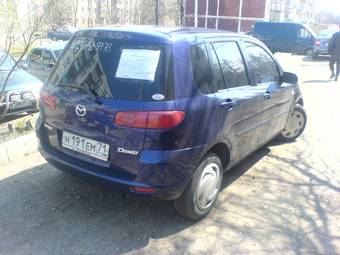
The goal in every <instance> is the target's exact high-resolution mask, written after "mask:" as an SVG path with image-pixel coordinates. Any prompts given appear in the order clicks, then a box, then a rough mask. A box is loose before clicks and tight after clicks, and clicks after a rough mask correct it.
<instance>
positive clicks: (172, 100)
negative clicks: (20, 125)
mask: <svg viewBox="0 0 340 255" xmlns="http://www.w3.org/2000/svg"><path fill="white" fill-rule="evenodd" d="M41 104H42V105H41V117H40V119H39V121H38V124H37V129H36V132H37V135H38V137H39V139H40V151H41V153H42V155H43V156H44V157H45V158H46V160H47V161H48V162H50V163H51V164H52V165H54V166H56V167H57V168H59V169H60V170H62V171H66V172H69V173H71V174H73V175H76V176H79V177H82V178H85V179H87V180H92V181H94V182H96V183H98V184H100V185H103V186H108V187H113V188H114V189H116V190H119V191H121V192H126V193H128V194H133V195H136V196H139V197H144V198H153V199H161V200H175V207H176V209H177V210H178V212H179V213H180V214H181V215H183V216H185V217H188V218H191V219H200V218H202V217H204V216H205V215H207V214H208V213H209V211H210V209H211V208H212V207H213V205H214V204H215V201H216V199H217V195H218V193H219V190H220V187H221V181H222V177H223V172H224V171H227V170H228V169H230V168H231V167H232V166H234V165H235V164H237V163H238V162H240V161H241V160H242V159H244V158H245V157H246V156H247V155H249V154H251V153H252V152H254V151H255V150H256V149H258V148H259V147H261V146H262V145H264V144H266V143H267V142H268V141H270V140H272V139H273V138H275V137H278V136H279V137H280V138H281V139H283V140H285V141H292V140H294V139H296V138H297V137H298V136H299V135H301V133H302V132H303V130H304V128H305V125H306V120H307V118H306V114H305V111H304V110H303V107H302V106H303V100H302V96H301V93H300V90H299V88H298V85H297V76H296V75H294V74H292V73H285V72H283V70H282V68H281V67H280V65H279V64H278V62H277V61H276V60H275V58H274V57H273V56H272V54H271V53H270V51H269V50H268V48H267V47H266V46H265V45H264V44H262V43H261V42H260V41H258V40H256V39H254V38H252V37H248V36H245V35H238V34H234V33H226V32H218V31H210V30H205V29H202V30H200V29H189V28H182V29H173V30H171V29H165V28H163V29H157V28H140V29H137V28H131V29H129V28H121V29H120V28H106V29H87V30H83V31H80V32H77V33H76V34H75V36H74V37H73V39H72V41H71V42H70V43H69V44H68V45H67V46H66V48H65V51H64V53H63V55H62V56H61V58H60V59H59V60H58V63H57V64H56V67H55V68H54V70H53V72H52V74H51V76H50V78H49V81H48V82H47V83H46V85H45V86H44V88H43V90H42V94H41Z"/></svg>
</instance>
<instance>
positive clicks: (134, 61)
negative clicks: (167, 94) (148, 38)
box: [116, 49, 161, 81]
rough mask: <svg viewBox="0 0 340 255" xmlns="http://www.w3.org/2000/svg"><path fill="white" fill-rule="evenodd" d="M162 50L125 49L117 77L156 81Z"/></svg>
mask: <svg viewBox="0 0 340 255" xmlns="http://www.w3.org/2000/svg"><path fill="white" fill-rule="evenodd" d="M160 53H161V51H160V50H143V49H123V51H122V53H121V55H120V60H119V64H118V68H117V71H116V78H122V79H136V80H147V81H154V80H155V74H156V70H157V66H158V62H159V57H160Z"/></svg>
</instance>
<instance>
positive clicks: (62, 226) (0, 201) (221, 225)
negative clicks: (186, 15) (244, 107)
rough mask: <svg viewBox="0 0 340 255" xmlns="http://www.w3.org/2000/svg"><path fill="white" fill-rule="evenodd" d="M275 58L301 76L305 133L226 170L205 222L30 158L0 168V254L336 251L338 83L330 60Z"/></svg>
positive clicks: (339, 244) (339, 212)
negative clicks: (305, 120) (90, 182)
mask: <svg viewBox="0 0 340 255" xmlns="http://www.w3.org/2000/svg"><path fill="white" fill-rule="evenodd" d="M276 56H277V58H278V59H279V61H280V63H281V64H282V65H283V67H284V68H285V69H286V70H287V71H293V72H296V73H297V74H298V75H299V78H300V84H301V89H302V92H303V94H304V99H305V109H306V111H307V113H308V124H307V127H306V130H305V133H304V135H303V136H302V137H301V138H299V139H298V140H297V141H296V142H294V143H289V144H280V143H277V142H272V143H270V144H269V145H268V146H266V147H263V148H262V149H260V150H258V151H257V152H255V153H254V154H253V155H251V156H250V157H249V158H247V159H246V160H244V161H243V162H242V163H240V164H239V165H238V166H236V167H235V168H233V169H232V170H231V171H230V172H228V173H226V174H225V176H224V180H223V189H222V191H221V193H220V196H219V199H218V202H217V204H216V207H215V208H214V209H213V210H212V212H211V213H210V215H208V217H206V218H205V219H203V220H202V221H200V222H196V223H194V222H191V221H187V220H185V219H183V218H181V217H180V216H178V215H177V214H176V212H175V210H174V208H173V205H172V203H171V202H152V201H139V200H136V199H132V198H124V197H122V196H121V195H120V194H116V193H112V192H109V191H105V190H102V189H100V188H97V187H93V186H91V185H89V184H87V183H84V182H82V181H80V180H78V179H74V178H72V177H70V176H68V175H66V174H63V173H61V172H59V171H58V170H56V169H55V168H53V167H52V166H50V165H48V164H47V163H46V162H45V161H44V159H42V157H41V156H40V155H39V153H38V152H34V153H31V154H27V155H22V156H21V157H19V156H18V158H17V159H16V160H13V161H11V162H10V163H8V164H6V165H3V166H1V167H0V208H1V209H0V254H1V255H2V254H35V255H38V254H58V255H60V254H82V255H85V254H87V255H90V254H124V253H128V254H148V255H149V254H285V255H287V254H308V255H310V254H327V255H329V254H340V172H339V171H340V135H339V134H340V117H339V109H340V100H339V98H340V82H338V83H336V82H329V81H328V77H329V75H330V73H329V70H328V63H327V58H320V59H319V60H317V61H312V60H311V59H309V58H307V57H303V56H292V55H289V54H277V55H276Z"/></svg>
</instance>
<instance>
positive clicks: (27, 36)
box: [0, 0, 58, 102]
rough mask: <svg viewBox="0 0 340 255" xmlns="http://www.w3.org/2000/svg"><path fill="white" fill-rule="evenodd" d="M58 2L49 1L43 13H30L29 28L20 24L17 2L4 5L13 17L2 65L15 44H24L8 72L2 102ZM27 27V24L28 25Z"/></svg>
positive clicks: (55, 0)
mask: <svg viewBox="0 0 340 255" xmlns="http://www.w3.org/2000/svg"><path fill="white" fill-rule="evenodd" d="M57 1H58V0H48V1H47V3H46V4H45V5H44V7H43V9H42V12H41V13H37V10H35V12H34V14H32V13H29V14H28V15H31V16H32V18H31V21H32V24H29V25H28V26H24V25H23V24H21V23H20V22H19V20H20V19H19V17H18V13H17V6H16V2H15V1H14V0H8V1H7V5H3V6H1V7H3V8H4V9H5V10H6V9H7V10H12V11H13V12H12V17H11V18H10V22H9V23H7V25H8V27H7V28H6V36H5V37H6V39H5V52H4V54H3V56H2V59H1V60H0V65H1V64H2V63H4V61H6V59H7V58H9V52H10V50H11V48H12V46H13V44H14V43H15V42H17V41H19V40H20V42H22V43H23V50H22V52H21V54H20V55H19V57H18V58H17V59H16V60H15V61H14V64H13V66H12V67H11V68H10V70H9V71H8V73H7V75H6V77H5V80H4V83H3V84H2V88H1V93H0V102H2V101H3V98H4V92H5V89H6V86H7V83H8V81H9V79H10V77H11V75H12V74H13V72H14V70H15V69H16V68H17V66H18V63H19V62H20V61H21V60H22V59H23V57H24V56H25V55H26V53H27V52H28V50H29V48H30V47H31V45H32V44H33V42H34V41H35V37H34V35H35V34H36V32H37V31H39V29H40V28H41V26H42V23H43V20H44V18H45V16H46V14H47V13H48V12H49V11H50V10H51V8H52V7H54V5H55V4H56V2H57ZM26 25H27V24H26ZM15 27H17V29H18V31H19V32H17V33H15V35H14V28H15Z"/></svg>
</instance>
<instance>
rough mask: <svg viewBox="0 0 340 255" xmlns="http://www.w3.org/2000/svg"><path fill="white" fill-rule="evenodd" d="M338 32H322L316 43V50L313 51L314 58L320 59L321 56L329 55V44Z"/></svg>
mask: <svg viewBox="0 0 340 255" xmlns="http://www.w3.org/2000/svg"><path fill="white" fill-rule="evenodd" d="M336 32H337V31H334V30H322V31H320V33H319V34H318V37H317V39H316V40H315V43H314V50H313V57H314V58H316V57H318V56H319V55H329V52H328V43H329V41H330V40H331V38H332V36H333V35H334V34H335V33H336Z"/></svg>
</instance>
